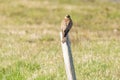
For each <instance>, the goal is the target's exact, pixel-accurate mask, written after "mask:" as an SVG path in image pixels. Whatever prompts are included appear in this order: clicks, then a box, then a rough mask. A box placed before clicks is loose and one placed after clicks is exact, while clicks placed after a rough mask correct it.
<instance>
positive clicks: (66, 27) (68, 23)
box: [61, 15, 73, 43]
mask: <svg viewBox="0 0 120 80" xmlns="http://www.w3.org/2000/svg"><path fill="white" fill-rule="evenodd" d="M72 25H73V22H72V19H71V17H70V15H66V16H65V18H64V19H63V21H62V23H61V30H62V42H63V43H64V42H66V36H67V35H68V32H69V31H70V29H71V27H72Z"/></svg>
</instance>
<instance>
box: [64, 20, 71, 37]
mask: <svg viewBox="0 0 120 80" xmlns="http://www.w3.org/2000/svg"><path fill="white" fill-rule="evenodd" d="M71 27H72V21H70V22H69V23H68V25H67V27H66V29H65V30H64V33H65V34H64V37H66V36H67V34H68V32H69V31H70V29H71Z"/></svg>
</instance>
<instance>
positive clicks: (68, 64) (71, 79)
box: [60, 32, 76, 80]
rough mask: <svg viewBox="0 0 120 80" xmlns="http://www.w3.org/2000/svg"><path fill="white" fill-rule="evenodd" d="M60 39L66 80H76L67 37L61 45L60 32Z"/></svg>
mask: <svg viewBox="0 0 120 80" xmlns="http://www.w3.org/2000/svg"><path fill="white" fill-rule="evenodd" d="M60 37H61V46H62V51H63V58H64V63H65V69H66V74H67V78H68V80H76V75H75V70H74V65H73V59H72V53H71V47H70V40H69V36H68V35H67V40H66V42H64V43H62V32H60Z"/></svg>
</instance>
